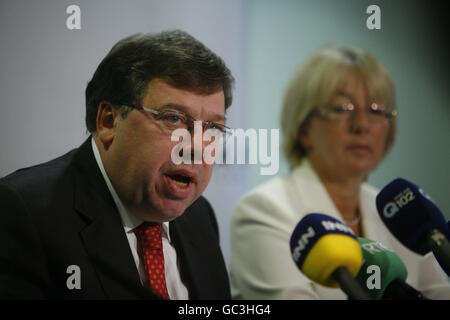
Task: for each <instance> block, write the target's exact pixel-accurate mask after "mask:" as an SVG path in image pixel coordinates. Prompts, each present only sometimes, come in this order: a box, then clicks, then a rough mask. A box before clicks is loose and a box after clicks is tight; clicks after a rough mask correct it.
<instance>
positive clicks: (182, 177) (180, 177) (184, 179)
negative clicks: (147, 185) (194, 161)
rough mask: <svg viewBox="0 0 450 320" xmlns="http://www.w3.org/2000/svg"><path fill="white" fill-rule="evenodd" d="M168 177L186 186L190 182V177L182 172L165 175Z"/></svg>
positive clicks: (181, 185)
mask: <svg viewBox="0 0 450 320" xmlns="http://www.w3.org/2000/svg"><path fill="white" fill-rule="evenodd" d="M167 176H168V177H169V178H170V179H172V180H173V181H174V182H175V183H176V184H177V185H178V186H180V187H187V186H188V185H189V183H191V181H192V178H191V177H189V176H186V175H183V174H173V175H170V174H169V175H167Z"/></svg>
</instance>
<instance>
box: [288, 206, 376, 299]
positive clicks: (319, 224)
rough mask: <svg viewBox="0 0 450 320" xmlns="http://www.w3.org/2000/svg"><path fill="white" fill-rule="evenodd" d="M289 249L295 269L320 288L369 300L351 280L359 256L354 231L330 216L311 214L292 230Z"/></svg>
mask: <svg viewBox="0 0 450 320" xmlns="http://www.w3.org/2000/svg"><path fill="white" fill-rule="evenodd" d="M290 247H291V253H292V258H293V259H294V261H295V263H296V264H297V266H298V268H299V269H300V270H301V271H302V272H303V273H304V274H305V275H306V276H307V277H308V278H309V279H311V280H313V281H315V282H317V283H320V284H321V285H324V286H327V287H332V288H338V287H340V288H341V289H342V291H344V292H345V293H346V294H347V296H348V297H349V298H350V299H356V300H370V296H369V295H368V294H367V293H366V292H365V291H364V290H363V289H362V288H361V286H360V285H359V283H358V282H357V281H356V280H355V278H354V276H355V275H356V274H357V273H358V271H359V268H360V267H361V264H362V252H361V248H360V246H359V243H358V241H357V240H356V237H355V235H354V233H353V231H352V230H351V229H350V228H349V227H348V226H347V225H345V224H344V223H342V222H340V221H339V220H336V219H334V218H332V217H330V216H327V215H324V214H319V213H310V214H308V215H306V216H304V217H303V219H301V220H300V222H299V223H298V224H297V226H296V227H295V229H294V231H293V233H292V236H291V240H290Z"/></svg>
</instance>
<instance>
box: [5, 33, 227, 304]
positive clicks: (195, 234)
mask: <svg viewBox="0 0 450 320" xmlns="http://www.w3.org/2000/svg"><path fill="white" fill-rule="evenodd" d="M232 84H233V77H232V76H231V73H230V71H229V69H228V68H227V67H226V66H225V64H224V63H223V61H222V60H221V59H220V58H219V57H218V56H216V55H215V54H214V53H213V52H211V51H210V50H209V49H208V48H206V47H205V46H204V45H203V44H201V43H200V42H198V41H197V40H196V39H194V38H193V37H191V36H190V35H188V34H186V33H184V32H181V31H172V32H163V33H160V34H156V35H149V34H138V35H134V36H131V37H128V38H125V39H123V40H121V41H119V42H118V43H117V44H116V45H115V46H114V47H113V48H112V49H111V51H110V52H109V53H108V55H107V56H106V57H105V58H104V59H103V61H102V62H101V63H100V65H99V67H98V68H97V70H96V72H95V74H94V76H93V78H92V79H91V81H90V82H89V84H88V86H87V88H86V125H87V128H88V130H89V131H90V132H91V134H92V135H91V136H90V137H89V138H88V139H87V140H86V141H85V142H84V143H83V144H82V145H81V146H80V147H79V148H78V149H75V150H72V151H70V152H69V153H67V154H65V155H63V156H61V157H59V158H57V159H54V160H52V161H49V162H47V163H44V164H40V165H37V166H34V167H30V168H25V169H21V170H18V171H16V172H14V173H12V174H10V175H9V176H6V177H4V178H2V179H0V221H1V223H0V298H3V299H4V298H7V299H9V298H13V299H15V298H19V299H21V298H31V299H35V298H37V299H42V298H43V299H46V298H50V299H153V298H165V299H229V298H230V288H229V282H228V274H227V270H226V267H225V263H224V260H223V256H222V252H221V250H220V247H219V236H218V226H217V222H216V219H215V215H214V212H213V210H212V208H211V206H210V205H209V203H208V202H207V200H206V199H204V198H203V197H202V196H201V194H202V192H203V191H204V189H205V188H206V186H207V184H208V182H209V179H210V177H211V173H212V165H211V164H208V163H206V162H205V161H201V162H200V163H199V162H189V161H184V162H183V163H181V164H179V163H176V162H174V157H175V156H183V159H194V158H196V153H201V152H202V151H203V149H204V148H205V147H206V146H207V145H208V142H206V143H205V142H202V143H201V144H200V146H199V145H198V144H197V145H196V144H195V142H192V141H193V140H195V139H196V137H194V139H193V140H192V141H190V142H191V144H193V145H194V146H193V147H191V148H188V149H181V150H179V149H177V148H176V146H177V144H178V141H172V140H173V139H171V134H172V133H173V132H174V131H175V130H177V129H182V130H187V131H188V132H190V133H192V132H193V131H194V126H196V125H198V124H201V126H202V129H204V130H208V129H215V130H216V131H217V132H219V133H220V134H225V133H226V131H227V128H226V126H225V110H226V109H227V108H228V107H229V106H230V104H231V97H232V95H231V90H232ZM196 119H198V121H195V120H196ZM200 121H201V122H200ZM217 137H218V136H216V138H217ZM174 150H176V151H174ZM187 152H188V153H189V154H187ZM186 155H188V156H187V157H186Z"/></svg>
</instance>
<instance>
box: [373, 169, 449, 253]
mask: <svg viewBox="0 0 450 320" xmlns="http://www.w3.org/2000/svg"><path fill="white" fill-rule="evenodd" d="M376 205H377V210H378V214H379V215H380V217H381V219H382V220H383V222H384V223H385V225H386V226H387V228H388V229H389V230H390V231H391V233H392V234H393V235H394V236H395V237H396V238H397V239H398V240H399V241H400V242H401V243H403V245H405V246H406V247H407V248H409V249H411V250H412V251H414V252H416V253H418V254H421V255H424V254H426V253H428V252H429V251H430V247H429V245H428V243H427V241H426V238H425V237H426V235H427V234H428V232H430V231H431V230H433V229H437V230H439V231H441V232H442V233H443V234H445V235H448V234H449V233H448V227H447V223H446V221H445V219H444V216H443V215H442V213H441V212H440V210H439V209H438V207H437V206H436V205H435V204H434V202H433V201H432V200H431V198H430V197H429V196H428V195H427V194H425V192H424V191H423V190H422V189H420V188H419V187H418V186H416V185H415V184H413V183H411V182H409V181H407V180H405V179H402V178H397V179H395V180H394V181H392V182H391V183H389V184H388V185H387V186H386V187H384V188H383V189H382V190H381V191H380V193H379V194H378V195H377V198H376Z"/></svg>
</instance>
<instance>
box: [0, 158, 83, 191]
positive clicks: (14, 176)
mask: <svg viewBox="0 0 450 320" xmlns="http://www.w3.org/2000/svg"><path fill="white" fill-rule="evenodd" d="M75 151H76V149H74V150H71V151H69V152H68V153H66V154H64V155H62V156H60V157H58V158H55V159H53V160H50V161H47V162H44V163H41V164H37V165H34V166H30V167H26V168H21V169H18V170H16V171H14V172H13V173H10V174H9V175H7V176H5V177H3V178H1V179H0V184H4V185H9V186H11V187H14V188H17V189H22V188H26V187H28V186H38V187H40V188H41V187H42V186H43V185H45V184H47V183H48V182H49V181H50V180H52V178H54V177H56V176H59V175H60V174H61V173H62V172H64V171H65V170H66V169H67V167H68V165H69V163H70V161H71V160H72V158H73V155H74V153H75Z"/></svg>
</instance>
